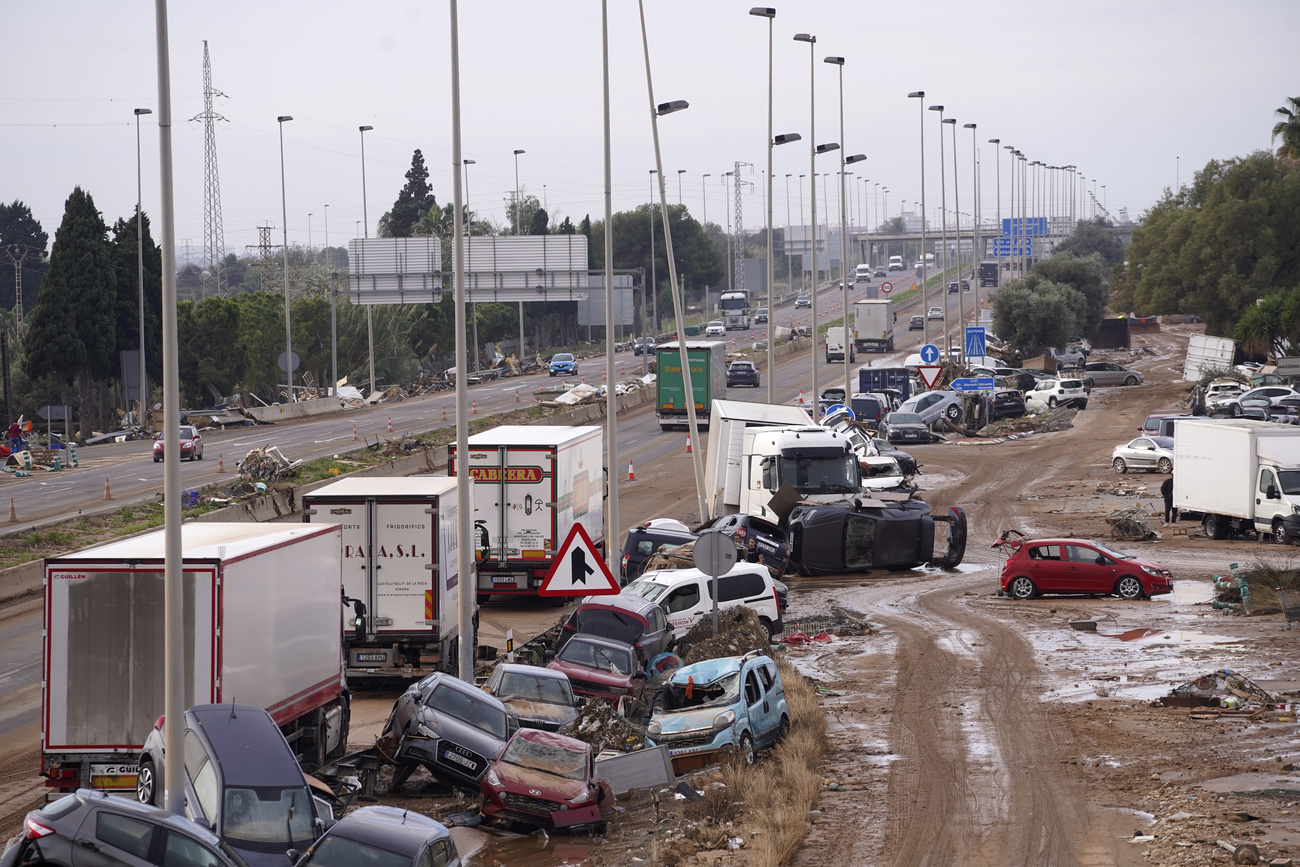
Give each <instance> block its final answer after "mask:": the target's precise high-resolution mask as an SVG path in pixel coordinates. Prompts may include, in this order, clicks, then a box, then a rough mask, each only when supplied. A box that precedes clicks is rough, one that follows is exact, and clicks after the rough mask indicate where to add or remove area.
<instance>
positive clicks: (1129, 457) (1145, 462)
mask: <svg viewBox="0 0 1300 867" xmlns="http://www.w3.org/2000/svg"><path fill="white" fill-rule="evenodd" d="M1120 453H1121V455H1122V456H1123V458H1124V461H1125V462H1126V463H1127V464H1128V465H1129V466H1130V467H1134V468H1137V469H1142V470H1149V469H1151V468H1152V467H1154V466H1155V465H1156V452H1155V443H1153V442H1151V440H1149V439H1147V438H1146V437H1138V438H1137V439H1135V440H1132V441H1130V442H1129V444H1128V445H1126V446H1124V448H1123V449H1122V450H1121V452H1120Z"/></svg>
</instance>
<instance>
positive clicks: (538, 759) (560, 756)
mask: <svg viewBox="0 0 1300 867" xmlns="http://www.w3.org/2000/svg"><path fill="white" fill-rule="evenodd" d="M501 761H503V762H505V763H506V764H509V765H515V766H517V767H520V768H527V769H529V770H532V771H541V772H543V773H546V774H555V775H557V776H561V777H565V778H566V779H570V780H585V779H586V778H587V754H586V752H579V751H577V750H566V749H564V748H563V747H557V746H552V745H551V744H539V743H536V742H535V741H530V740H528V739H527V738H518V737H517V738H513V739H512V740H511V741H510V745H509V746H508V747H506V751H505V752H504V753H502V754H501Z"/></svg>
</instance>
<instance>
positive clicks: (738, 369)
mask: <svg viewBox="0 0 1300 867" xmlns="http://www.w3.org/2000/svg"><path fill="white" fill-rule="evenodd" d="M737 385H752V386H753V387H754V388H758V368H757V367H755V366H754V362H752V361H733V362H731V364H730V366H728V367H727V388H731V387H733V386H737Z"/></svg>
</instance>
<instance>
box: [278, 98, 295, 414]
mask: <svg viewBox="0 0 1300 867" xmlns="http://www.w3.org/2000/svg"><path fill="white" fill-rule="evenodd" d="M290 120H293V117H292V116H291V115H287V114H282V115H280V116H279V117H277V118H276V119H275V121H276V123H277V124H278V125H279V128H280V219H281V222H282V223H283V225H282V226H281V227H280V228H281V231H282V232H283V235H282V238H281V240H282V241H283V242H284V375H285V383H286V384H287V385H288V386H289V395H288V397H287V398H285V402H286V403H293V402H294V397H293V334H292V330H291V326H290V324H289V205H288V200H287V199H286V198H285V194H284V124H285V121H290Z"/></svg>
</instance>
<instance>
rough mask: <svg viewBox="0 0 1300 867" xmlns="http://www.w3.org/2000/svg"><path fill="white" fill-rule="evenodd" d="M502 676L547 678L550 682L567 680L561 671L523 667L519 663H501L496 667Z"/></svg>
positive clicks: (566, 676) (530, 666) (538, 666)
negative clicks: (517, 675) (518, 675)
mask: <svg viewBox="0 0 1300 867" xmlns="http://www.w3.org/2000/svg"><path fill="white" fill-rule="evenodd" d="M497 668H498V669H500V670H501V673H502V674H521V675H524V676H526V677H536V678H549V679H550V680H568V679H569V676H568V675H567V674H565V673H564V672H562V671H556V670H555V669H553V668H542V667H541V666H540V665H524V664H522V663H519V662H502V663H500V664H499V665H497Z"/></svg>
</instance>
